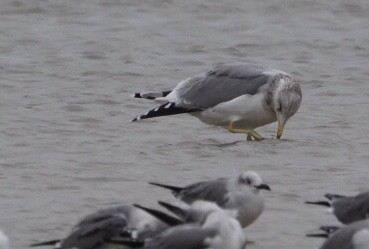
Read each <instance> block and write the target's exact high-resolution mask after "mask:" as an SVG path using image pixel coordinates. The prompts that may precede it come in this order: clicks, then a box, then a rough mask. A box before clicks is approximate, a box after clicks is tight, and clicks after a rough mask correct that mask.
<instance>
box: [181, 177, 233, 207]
mask: <svg viewBox="0 0 369 249" xmlns="http://www.w3.org/2000/svg"><path fill="white" fill-rule="evenodd" d="M227 193H228V190H227V179H226V178H221V179H217V180H214V181H207V182H199V183H194V184H191V185H188V186H186V187H185V188H184V189H183V190H182V191H181V192H180V193H179V194H178V196H177V197H178V198H180V199H181V200H182V201H184V202H186V203H189V204H191V203H193V202H194V201H196V200H206V201H211V202H215V203H216V204H218V205H219V206H224V204H225V203H226V202H227Z"/></svg>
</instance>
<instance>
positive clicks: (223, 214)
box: [116, 201, 246, 249]
mask: <svg viewBox="0 0 369 249" xmlns="http://www.w3.org/2000/svg"><path fill="white" fill-rule="evenodd" d="M192 208H195V209H196V211H197V212H201V213H202V217H203V219H202V220H201V221H199V222H197V223H189V224H183V225H178V226H174V227H171V228H168V229H167V230H165V231H164V232H162V233H161V234H158V235H157V236H154V237H152V238H148V239H145V240H138V241H137V240H136V241H130V242H127V241H125V242H122V241H116V243H122V244H123V245H128V246H132V247H134V248H144V249H158V248H160V249H176V248H181V249H204V248H212V249H225V248H227V249H244V248H245V245H246V238H245V235H244V233H243V231H242V228H241V226H240V224H239V222H238V221H237V220H236V219H235V218H234V217H233V215H232V212H227V211H225V210H223V209H221V208H219V207H218V206H217V205H216V204H215V203H211V202H206V201H197V202H195V203H194V204H193V207H192Z"/></svg>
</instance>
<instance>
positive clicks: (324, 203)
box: [305, 201, 331, 207]
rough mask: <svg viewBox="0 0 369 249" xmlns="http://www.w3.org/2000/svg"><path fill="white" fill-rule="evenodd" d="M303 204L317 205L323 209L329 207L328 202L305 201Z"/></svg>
mask: <svg viewBox="0 0 369 249" xmlns="http://www.w3.org/2000/svg"><path fill="white" fill-rule="evenodd" d="M305 204H312V205H319V206H325V207H331V204H330V203H329V202H328V201H305Z"/></svg>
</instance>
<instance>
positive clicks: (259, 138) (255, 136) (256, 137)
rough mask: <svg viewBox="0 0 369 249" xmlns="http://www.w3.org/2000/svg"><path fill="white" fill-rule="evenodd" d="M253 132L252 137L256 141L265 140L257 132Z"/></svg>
mask: <svg viewBox="0 0 369 249" xmlns="http://www.w3.org/2000/svg"><path fill="white" fill-rule="evenodd" d="M250 132H251V136H253V137H254V138H255V140H263V139H264V138H263V137H262V136H261V135H260V134H259V133H257V132H256V131H255V130H250Z"/></svg>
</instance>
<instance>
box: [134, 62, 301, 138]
mask: <svg viewBox="0 0 369 249" xmlns="http://www.w3.org/2000/svg"><path fill="white" fill-rule="evenodd" d="M133 97H135V98H145V99H152V100H155V101H158V102H162V103H163V104H162V105H161V106H159V107H157V108H155V109H152V110H150V111H148V112H147V113H146V114H143V115H141V116H139V117H136V118H135V119H133V120H132V121H138V120H141V119H147V118H154V117H159V116H167V115H174V114H180V113H190V114H191V115H193V116H195V117H197V118H199V119H200V120H201V121H202V122H204V123H206V124H210V125H215V126H222V127H225V128H227V129H228V131H230V132H233V133H244V134H247V139H248V140H251V139H252V138H254V139H255V140H261V139H263V137H262V136H261V135H260V134H258V133H257V132H256V131H255V130H254V129H255V128H257V127H260V126H264V125H267V124H270V123H272V122H275V121H278V131H277V138H281V136H282V133H283V130H284V126H285V123H286V122H287V120H288V119H289V118H290V117H291V116H293V115H294V114H295V113H296V111H297V110H298V108H299V107H300V104H301V99H302V93H301V88H300V85H299V84H298V83H296V81H295V80H294V79H293V78H292V77H291V75H289V74H287V73H285V72H282V71H279V70H276V69H267V68H264V67H260V66H257V65H253V64H248V63H237V64H223V65H220V66H216V67H214V68H213V69H212V70H210V71H208V72H206V73H202V74H199V75H197V76H194V77H191V78H188V79H186V80H184V81H181V82H180V83H179V84H178V85H177V86H176V87H175V88H174V89H173V90H172V91H166V92H160V93H135V94H134V95H133Z"/></svg>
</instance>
